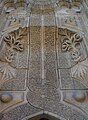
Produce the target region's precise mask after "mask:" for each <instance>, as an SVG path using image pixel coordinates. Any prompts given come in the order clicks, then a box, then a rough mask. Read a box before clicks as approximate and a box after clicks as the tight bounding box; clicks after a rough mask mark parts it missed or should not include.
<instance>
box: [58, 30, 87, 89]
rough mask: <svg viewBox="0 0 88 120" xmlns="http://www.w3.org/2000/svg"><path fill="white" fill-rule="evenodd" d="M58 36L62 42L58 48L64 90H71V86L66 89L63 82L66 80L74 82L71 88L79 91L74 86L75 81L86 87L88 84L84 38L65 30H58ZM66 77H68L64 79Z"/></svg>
mask: <svg viewBox="0 0 88 120" xmlns="http://www.w3.org/2000/svg"><path fill="white" fill-rule="evenodd" d="M58 34H59V36H60V37H59V38H58V41H59V40H60V42H58V43H57V44H58V46H60V47H58V49H59V52H58V69H59V70H60V77H61V82H62V89H63V88H64V89H65V88H66V89H69V85H67V87H66V86H65V84H64V82H63V81H65V80H66V82H67V81H69V82H70V80H71V81H73V83H70V84H73V85H72V87H71V86H70V87H71V88H74V89H77V87H76V88H75V84H74V82H75V80H77V81H79V83H81V84H83V85H84V86H86V85H87V84H88V81H87V71H88V65H87V64H88V59H87V50H86V47H85V44H84V40H83V38H82V37H81V36H80V35H79V34H77V33H75V32H71V31H69V30H67V29H63V28H62V29H59V30H58ZM59 43H60V44H59ZM66 76H68V77H67V78H63V77H66ZM66 82H65V83H66ZM69 82H68V84H69ZM73 86H74V87H73ZM86 87H87V86H86Z"/></svg>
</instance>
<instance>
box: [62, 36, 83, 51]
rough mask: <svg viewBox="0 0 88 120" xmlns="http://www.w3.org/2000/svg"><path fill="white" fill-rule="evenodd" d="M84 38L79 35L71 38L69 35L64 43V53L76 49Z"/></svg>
mask: <svg viewBox="0 0 88 120" xmlns="http://www.w3.org/2000/svg"><path fill="white" fill-rule="evenodd" d="M81 41H82V38H81V37H80V36H79V35H78V34H74V35H72V36H71V37H69V36H68V35H67V36H66V38H64V40H63V42H62V51H64V52H66V51H70V50H74V49H76V46H80V42H81Z"/></svg>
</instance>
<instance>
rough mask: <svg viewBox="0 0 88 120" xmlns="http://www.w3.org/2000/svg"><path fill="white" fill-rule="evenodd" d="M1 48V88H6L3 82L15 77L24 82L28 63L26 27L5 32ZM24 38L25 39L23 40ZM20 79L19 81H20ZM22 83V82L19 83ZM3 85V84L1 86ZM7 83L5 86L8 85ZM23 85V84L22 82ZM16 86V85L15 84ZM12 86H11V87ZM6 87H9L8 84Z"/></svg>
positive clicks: (10, 80)
mask: <svg viewBox="0 0 88 120" xmlns="http://www.w3.org/2000/svg"><path fill="white" fill-rule="evenodd" d="M1 40H2V42H1V44H2V48H1V51H0V79H1V89H2V88H3V87H4V88H3V89H6V88H5V86H6V85H5V84H6V83H7V82H9V83H8V85H10V84H12V83H11V82H12V81H14V82H15V80H16V81H17V79H18V80H19V81H18V82H20V80H22V81H23V82H25V77H26V74H27V68H28V66H27V64H28V62H27V61H28V53H29V52H28V48H29V47H28V44H29V41H28V29H27V28H26V27H25V28H19V29H18V30H15V31H12V32H10V33H8V34H7V33H6V34H4V35H3V36H2V39H1ZM25 40H26V41H25ZM24 69H25V70H24ZM22 81H21V82H22ZM21 84H22V83H21ZM3 85H5V86H3ZM8 85H7V86H8ZM23 86H25V85H24V84H23ZM15 87H16V86H15ZM12 88H13V87H12ZM7 89H11V88H10V86H9V88H8V87H7ZM14 89H17V88H14Z"/></svg>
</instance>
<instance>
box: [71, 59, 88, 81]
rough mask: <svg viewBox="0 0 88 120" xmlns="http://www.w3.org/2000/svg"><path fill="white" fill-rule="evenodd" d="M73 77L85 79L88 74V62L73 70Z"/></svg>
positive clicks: (76, 66)
mask: <svg viewBox="0 0 88 120" xmlns="http://www.w3.org/2000/svg"><path fill="white" fill-rule="evenodd" d="M71 72H72V77H74V78H80V79H85V78H86V75H87V72H88V61H87V60H85V61H82V62H79V63H78V64H77V65H75V66H74V67H72V68H71Z"/></svg>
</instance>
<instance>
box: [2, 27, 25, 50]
mask: <svg viewBox="0 0 88 120" xmlns="http://www.w3.org/2000/svg"><path fill="white" fill-rule="evenodd" d="M26 35H27V28H19V29H18V30H15V31H14V32H11V33H9V34H8V35H6V36H4V38H3V39H4V41H5V42H6V43H7V45H9V46H10V47H11V49H15V50H17V51H20V52H21V51H23V49H24V46H23V44H22V42H21V40H22V39H23V37H24V36H26Z"/></svg>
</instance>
